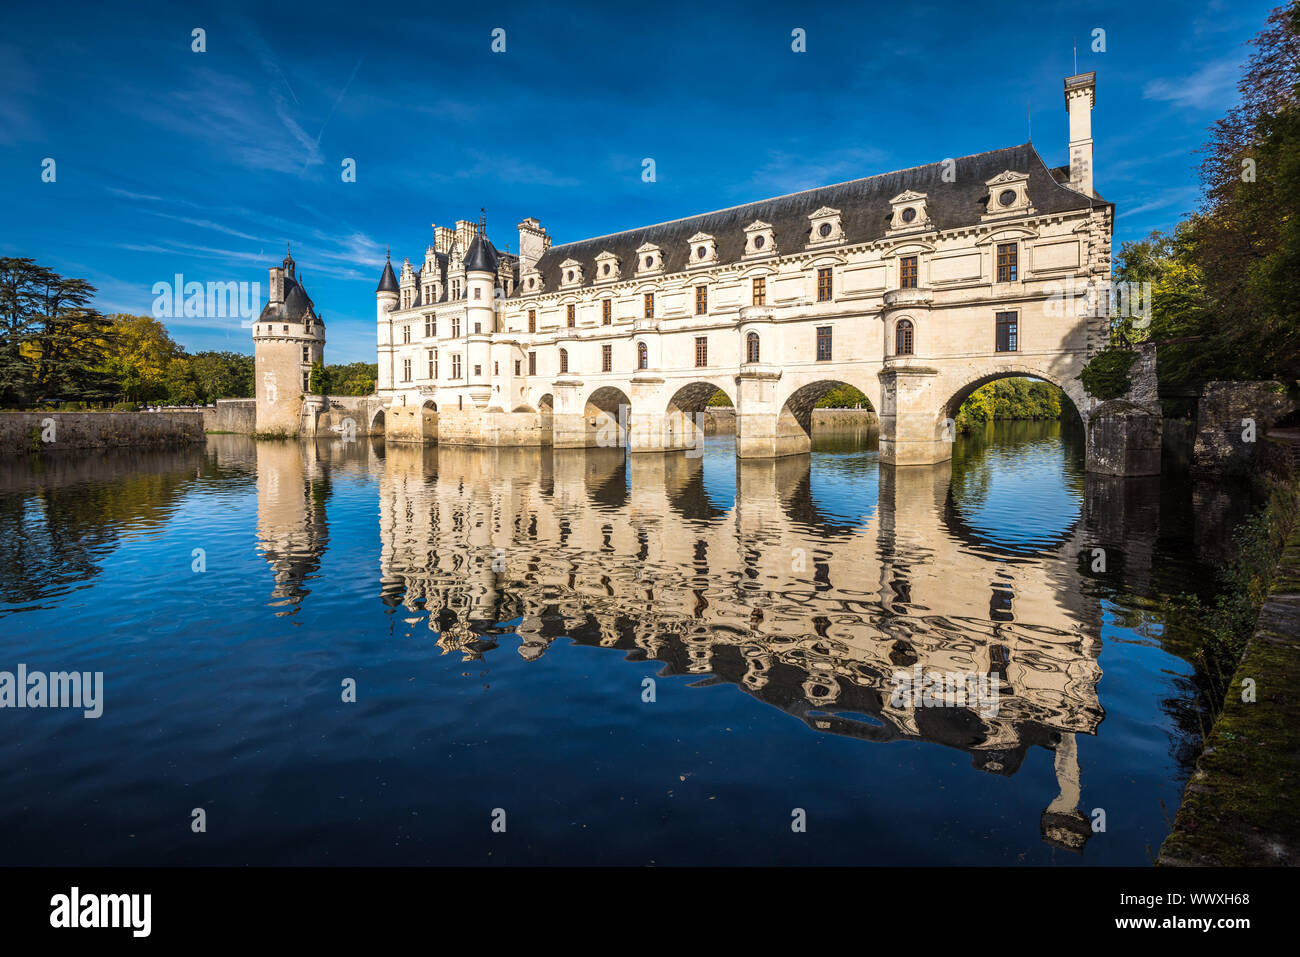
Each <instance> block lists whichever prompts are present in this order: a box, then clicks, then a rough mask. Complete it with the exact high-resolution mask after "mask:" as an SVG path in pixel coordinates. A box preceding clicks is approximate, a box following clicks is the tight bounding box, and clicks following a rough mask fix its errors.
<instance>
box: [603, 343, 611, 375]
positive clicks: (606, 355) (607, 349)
mask: <svg viewBox="0 0 1300 957" xmlns="http://www.w3.org/2000/svg"><path fill="white" fill-rule="evenodd" d="M600 371H601V372H613V371H614V347H613V346H611V345H609V344H608V343H607V344H605V345H603V346H601V347H600Z"/></svg>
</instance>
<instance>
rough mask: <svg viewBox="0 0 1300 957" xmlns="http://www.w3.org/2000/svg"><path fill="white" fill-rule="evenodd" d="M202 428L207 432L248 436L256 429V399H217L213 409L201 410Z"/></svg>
mask: <svg viewBox="0 0 1300 957" xmlns="http://www.w3.org/2000/svg"><path fill="white" fill-rule="evenodd" d="M203 428H204V429H205V430H206V431H208V432H239V433H242V434H245V435H247V434H250V433H252V432H254V431H256V429H257V400H256V399H218V400H217V404H216V406H215V407H214V408H209V409H204V410H203Z"/></svg>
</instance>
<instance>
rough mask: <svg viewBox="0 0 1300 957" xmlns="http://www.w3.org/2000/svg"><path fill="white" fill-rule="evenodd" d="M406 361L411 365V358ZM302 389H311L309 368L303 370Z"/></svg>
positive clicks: (308, 390)
mask: <svg viewBox="0 0 1300 957" xmlns="http://www.w3.org/2000/svg"><path fill="white" fill-rule="evenodd" d="M406 361H407V363H408V365H409V363H410V361H411V360H410V359H407V360H406ZM302 391H303V392H310V391H311V372H310V371H308V370H307V369H303V370H302Z"/></svg>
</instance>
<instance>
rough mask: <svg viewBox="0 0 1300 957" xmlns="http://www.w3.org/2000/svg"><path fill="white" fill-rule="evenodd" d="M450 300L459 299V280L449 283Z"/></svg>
mask: <svg viewBox="0 0 1300 957" xmlns="http://www.w3.org/2000/svg"><path fill="white" fill-rule="evenodd" d="M451 298H453V299H459V298H460V280H459V279H453V280H452V281H451Z"/></svg>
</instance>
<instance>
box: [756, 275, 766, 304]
mask: <svg viewBox="0 0 1300 957" xmlns="http://www.w3.org/2000/svg"><path fill="white" fill-rule="evenodd" d="M754 305H756V306H766V305H767V280H766V279H765V278H762V277H760V278H758V279H755V280H754Z"/></svg>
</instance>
